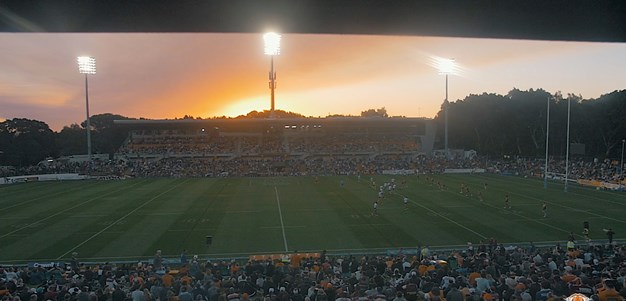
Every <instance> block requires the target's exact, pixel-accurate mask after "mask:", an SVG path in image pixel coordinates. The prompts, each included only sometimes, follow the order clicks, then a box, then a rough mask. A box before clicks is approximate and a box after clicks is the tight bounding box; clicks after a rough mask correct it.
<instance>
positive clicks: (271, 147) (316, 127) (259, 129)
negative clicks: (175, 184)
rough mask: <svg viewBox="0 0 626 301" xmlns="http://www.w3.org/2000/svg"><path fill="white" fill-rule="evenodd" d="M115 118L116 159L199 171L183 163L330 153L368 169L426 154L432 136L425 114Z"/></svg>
mask: <svg viewBox="0 0 626 301" xmlns="http://www.w3.org/2000/svg"><path fill="white" fill-rule="evenodd" d="M115 124H116V125H117V126H120V127H126V128H128V129H130V134H129V137H128V139H127V140H126V142H125V143H124V145H123V146H122V147H121V148H120V150H119V152H118V154H117V158H119V159H124V160H130V161H135V162H141V163H142V164H144V165H146V164H148V165H150V164H154V162H155V161H161V162H166V165H168V164H167V162H173V163H174V164H177V165H179V166H180V164H185V163H188V164H185V167H189V166H188V165H191V166H199V165H202V166H207V168H205V169H203V170H196V171H193V170H191V171H190V170H189V168H184V172H185V176H207V175H208V176H216V175H226V174H236V175H246V176H250V175H252V176H254V175H294V174H306V173H311V165H312V164H314V165H319V164H323V162H325V161H329V160H332V161H334V162H336V161H337V160H348V161H350V162H351V163H349V164H353V165H354V167H355V168H354V170H356V171H357V172H365V173H368V172H369V171H368V169H371V168H367V167H364V165H367V163H368V162H373V161H376V160H380V159H385V158H389V157H392V158H394V159H399V160H400V161H407V160H408V161H410V160H412V159H413V158H416V157H418V156H420V155H426V154H430V153H431V152H432V150H433V145H434V137H435V125H434V123H433V121H432V120H430V119H425V118H375V117H373V118H364V117H328V118H284V119H209V120H197V119H182V120H116V121H115ZM199 163H200V164H199ZM140 165H141V164H138V165H137V166H140ZM169 165H170V166H169V167H168V168H167V169H168V170H171V169H172V166H171V164H169ZM359 166H360V167H359ZM152 169H153V168H152ZM179 169H180V170H181V171H183V168H179ZM312 173H316V172H312ZM332 174H336V173H332Z"/></svg>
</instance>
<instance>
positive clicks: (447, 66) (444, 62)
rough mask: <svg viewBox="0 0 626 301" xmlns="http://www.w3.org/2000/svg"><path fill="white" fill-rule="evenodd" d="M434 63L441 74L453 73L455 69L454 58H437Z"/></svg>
mask: <svg viewBox="0 0 626 301" xmlns="http://www.w3.org/2000/svg"><path fill="white" fill-rule="evenodd" d="M436 64H437V69H439V73H441V74H454V73H455V72H456V69H457V66H456V63H455V62H454V59H444V58H437V59H436Z"/></svg>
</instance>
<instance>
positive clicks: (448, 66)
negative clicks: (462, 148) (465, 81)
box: [437, 59, 456, 159]
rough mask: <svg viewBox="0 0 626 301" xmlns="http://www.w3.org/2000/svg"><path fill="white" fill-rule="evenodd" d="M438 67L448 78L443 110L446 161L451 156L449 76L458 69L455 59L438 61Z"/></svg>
mask: <svg viewBox="0 0 626 301" xmlns="http://www.w3.org/2000/svg"><path fill="white" fill-rule="evenodd" d="M437 67H438V69H439V73H440V74H444V75H445V76H446V99H445V100H444V102H443V110H444V123H445V125H444V135H445V138H444V139H445V140H444V145H445V152H446V159H447V158H448V157H449V156H450V153H449V151H448V107H449V106H450V102H449V101H448V74H452V73H453V72H454V70H455V68H456V64H455V62H454V59H438V60H437Z"/></svg>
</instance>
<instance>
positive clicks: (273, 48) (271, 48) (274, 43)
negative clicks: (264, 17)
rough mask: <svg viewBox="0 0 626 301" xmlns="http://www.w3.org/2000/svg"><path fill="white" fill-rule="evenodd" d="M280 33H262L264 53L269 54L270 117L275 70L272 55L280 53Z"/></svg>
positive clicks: (272, 108)
mask: <svg viewBox="0 0 626 301" xmlns="http://www.w3.org/2000/svg"><path fill="white" fill-rule="evenodd" d="M280 39H281V35H280V34H277V33H275V32H268V33H266V34H264V35H263V40H264V41H265V54H266V55H269V56H270V73H269V75H270V76H269V79H270V91H271V108H270V117H274V90H275V89H276V72H274V56H275V55H279V54H280Z"/></svg>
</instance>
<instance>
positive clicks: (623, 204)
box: [482, 175, 626, 206]
mask: <svg viewBox="0 0 626 301" xmlns="http://www.w3.org/2000/svg"><path fill="white" fill-rule="evenodd" d="M482 177H488V178H490V179H496V180H498V181H500V182H503V181H505V180H501V179H497V178H496V177H489V176H485V175H483V176H482ZM520 180H525V181H533V179H525V178H520ZM523 185H526V186H529V187H532V188H537V187H536V186H535V185H532V184H529V183H523ZM553 187H554V186H553ZM571 187H572V188H574V189H578V190H582V191H587V190H586V188H585V187H584V186H583V187H580V186H574V185H572V186H571ZM549 189H551V190H556V191H562V190H561V189H555V188H549ZM591 191H592V192H601V193H606V194H611V195H615V194H614V193H612V192H609V191H604V190H600V191H593V190H591ZM568 193H571V194H575V195H578V196H582V197H586V198H592V199H596V200H600V201H604V202H607V203H611V204H616V205H620V206H626V203H623V202H616V201H612V200H607V199H603V198H599V197H596V196H592V195H585V194H581V193H576V192H571V191H570V192H568Z"/></svg>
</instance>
